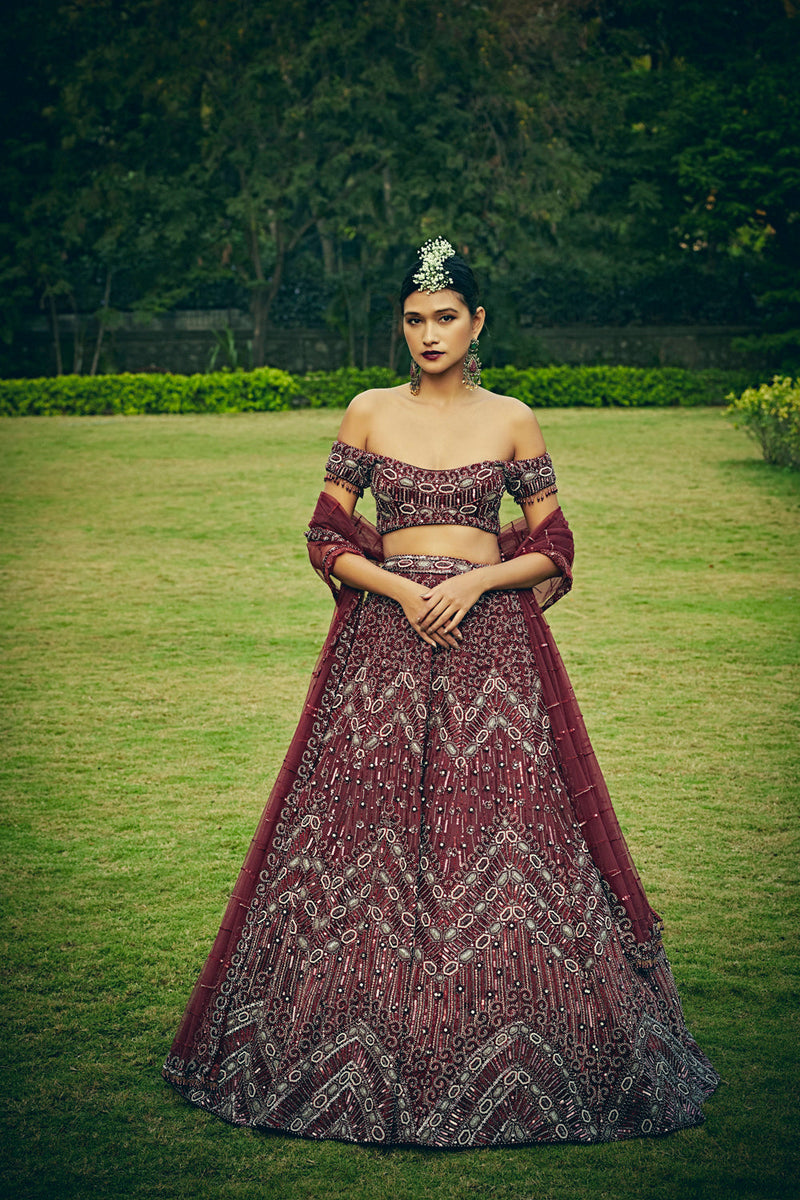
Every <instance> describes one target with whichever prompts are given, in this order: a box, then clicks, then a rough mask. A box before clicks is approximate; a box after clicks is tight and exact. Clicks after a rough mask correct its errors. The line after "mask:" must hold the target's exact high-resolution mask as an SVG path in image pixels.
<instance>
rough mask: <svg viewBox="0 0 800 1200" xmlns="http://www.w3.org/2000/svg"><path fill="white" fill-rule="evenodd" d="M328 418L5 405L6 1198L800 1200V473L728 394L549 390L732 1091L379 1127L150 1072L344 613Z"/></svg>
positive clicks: (652, 841) (632, 834)
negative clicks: (529, 1144) (381, 1141)
mask: <svg viewBox="0 0 800 1200" xmlns="http://www.w3.org/2000/svg"><path fill="white" fill-rule="evenodd" d="M338 420H339V414H337V413H332V412H326V411H317V412H300V413H297V412H295V413H280V414H246V415H236V416H197V417H192V416H186V417H133V418H91V417H86V418H28V419H20V420H5V421H2V422H0V453H1V454H2V476H3V484H2V513H1V514H0V526H1V527H2V529H3V531H4V532H3V536H2V565H3V609H2V616H0V622H1V624H2V635H3V653H2V665H1V667H0V669H2V678H3V684H2V686H3V694H4V700H5V706H4V707H5V718H4V734H3V751H4V753H3V764H2V803H3V839H4V846H3V864H4V872H3V874H4V880H3V904H4V911H5V920H4V922H3V925H2V954H3V962H4V964H5V970H4V972H3V981H2V982H3V991H4V996H3V1000H4V1004H3V1012H4V1028H5V1033H4V1036H3V1038H2V1050H3V1061H2V1066H3V1082H4V1088H3V1093H4V1101H3V1103H4V1109H5V1119H4V1137H3V1148H4V1165H3V1171H2V1176H1V1177H0V1178H1V1179H2V1186H3V1187H4V1188H5V1189H6V1190H5V1191H4V1193H3V1194H4V1195H9V1196H16V1197H30V1198H34V1197H58V1198H59V1200H60V1198H62V1197H63V1198H65V1200H66V1198H76V1200H90V1198H91V1200H93V1198H95V1197H117V1196H124V1197H135V1198H138V1197H148V1198H149V1197H170V1198H174V1200H183V1198H186V1200H190V1198H191V1200H216V1198H217V1197H220V1198H224V1200H249V1198H250V1197H253V1198H255V1197H259V1198H261V1200H270V1198H273V1197H275V1198H279V1200H334V1198H339V1197H342V1198H344V1197H347V1198H348V1200H372V1198H378V1197H385V1196H387V1197H392V1200H414V1198H416V1197H424V1198H425V1200H461V1198H465V1200H466V1198H469V1197H477V1198H481V1200H482V1198H483V1197H491V1198H492V1200H512V1198H513V1200H534V1198H535V1200H583V1198H584V1197H586V1198H589V1197H591V1198H592V1200H606V1198H607V1200H683V1198H684V1197H687V1198H691V1200H695V1198H696V1200H723V1198H724V1200H728V1198H730V1197H736V1198H741V1200H745V1198H747V1200H749V1198H753V1200H756V1198H757V1200H774V1198H777V1197H784V1196H785V1197H789V1196H796V1195H797V1194H798V1190H799V1187H798V1171H797V1146H796V1139H797V1116H796V1111H797V1096H796V1091H795V1088H794V1084H795V1081H796V1079H797V1045H798V1030H797V1007H796V995H797V954H796V943H797V916H798V906H797V867H796V862H797V834H796V829H797V824H798V822H797V803H796V802H797V795H798V788H797V783H798V760H799V759H800V754H798V738H797V724H796V717H797V657H798V655H797V649H798V638H797V634H798V617H797V614H798V608H800V579H799V578H798V565H800V557H799V556H798V549H800V546H799V544H798V543H799V542H800V505H799V504H798V500H799V499H800V477H798V476H797V475H796V474H792V473H790V472H786V471H781V470H778V469H775V468H770V467H767V466H766V465H765V464H763V463H762V462H761V461H759V460H758V459H757V458H756V453H757V451H756V450H755V448H754V447H753V446H752V444H751V443H750V442H749V441H748V440H747V439H746V437H745V435H744V434H743V433H742V432H740V431H736V430H734V429H732V428H731V427H730V425H729V424H727V423H726V422H725V421H724V420H723V418H722V417H721V415H720V414H719V413H718V412H717V411H713V410H693V411H680V410H678V411H675V410H639V411H618V410H604V411H591V412H587V411H585V410H580V411H576V410H571V411H570V410H551V411H548V412H546V413H543V414H542V423H543V426H544V428H545V433H546V436H547V439H548V443H549V446H550V448H551V450H552V451H553V454H554V457H555V459H556V463H557V466H558V467H559V468H560V470H559V475H560V481H561V495H562V500H563V503H564V506H565V509H566V510H567V513H568V516H569V518H570V521H571V523H572V525H573V528H574V530H575V533H576V536H577V541H578V560H577V568H578V569H577V580H576V588H575V591H574V593H573V595H572V596H571V597H570V598H569V599H568V600H567V601H565V602H564V603H562V604H560V605H558V606H557V608H556V609H555V610H554V611H553V615H552V624H553V627H554V629H555V632H556V636H557V638H558V640H559V644H560V646H561V649H562V652H563V654H564V657H565V660H566V663H567V667H568V669H569V670H570V671H571V673H572V676H573V681H574V683H575V687H576V691H577V693H578V697H579V700H581V702H582V705H583V708H584V712H585V715H586V718H587V723H588V725H589V729H590V732H591V733H592V735H593V738H594V742H595V747H596V749H597V751H598V755H599V757H600V760H601V763H602V764H603V765H604V768H605V770H606V774H607V777H608V779H609V783H610V786H611V789H612V794H613V795H614V797H615V802H616V805H617V811H618V813H619V815H620V818H621V821H622V823H623V826H624V828H625V830H626V832H627V833H628V836H629V840H630V842H631V843H632V846H633V849H634V854H635V857H636V859H637V862H638V864H639V867H640V870H641V873H642V875H643V877H644V880H645V883H646V886H647V888H648V891H649V893H650V896H651V900H652V902H653V904H654V906H655V907H656V908H657V909H658V910H659V911H660V912H661V913H662V914H663V915H664V916H665V917H666V921H667V932H666V942H667V949H668V953H669V955H670V958H671V961H672V964H673V968H674V970H675V974H676V976H677V979H678V983H679V986H680V989H681V993H682V996H683V1000H684V1005H685V1010H686V1016H687V1020H688V1023H689V1025H690V1027H691V1028H692V1030H693V1032H694V1033H695V1035H696V1036H697V1038H698V1040H699V1041H700V1043H701V1045H702V1046H703V1047H704V1049H705V1050H706V1051H707V1052H708V1053H709V1055H710V1056H711V1058H712V1059H713V1061H714V1062H715V1064H716V1065H717V1067H718V1068H719V1069H720V1070H721V1072H722V1074H723V1077H724V1080H725V1083H724V1085H723V1087H722V1088H721V1090H720V1091H719V1092H718V1094H717V1096H716V1097H714V1099H713V1100H711V1101H710V1102H709V1104H708V1106H707V1122H706V1124H705V1125H704V1126H703V1127H702V1128H700V1129H696V1130H692V1131H689V1132H686V1133H682V1134H678V1135H674V1136H672V1137H669V1138H664V1139H658V1140H649V1141H648V1140H643V1141H632V1142H627V1143H621V1144H616V1145H604V1146H595V1147H590V1148H583V1147H550V1148H533V1149H520V1150H500V1151H475V1152H465V1153H458V1154H446V1153H435V1152H426V1151H421V1150H410V1149H402V1150H391V1151H380V1150H376V1149H366V1148H363V1147H355V1146H347V1145H339V1144H335V1143H322V1144H314V1143H310V1142H303V1141H297V1140H292V1139H289V1138H286V1137H282V1136H277V1135H266V1136H265V1135H258V1134H253V1133H252V1132H250V1131H243V1130H237V1129H233V1128H230V1127H228V1126H226V1125H224V1124H223V1123H221V1122H219V1121H217V1120H216V1119H214V1118H213V1117H210V1116H208V1115H205V1114H203V1113H200V1112H198V1111H196V1110H194V1109H192V1108H190V1107H189V1106H187V1105H186V1104H185V1103H184V1102H183V1101H182V1100H180V1099H179V1098H178V1097H177V1096H176V1095H174V1094H173V1093H172V1092H171V1091H170V1090H169V1089H168V1088H167V1087H166V1086H165V1085H163V1084H162V1082H161V1081H160V1078H159V1068H160V1064H161V1061H162V1059H163V1056H164V1054H165V1052H166V1050H167V1048H168V1045H169V1042H170V1041H171V1038H172V1035H173V1033H174V1031H175V1028H176V1026H177V1023H178V1020H179V1018H180V1015H181V1012H182V1010H183V1006H184V1003H185V1001H186V999H187V997H188V993H189V990H190V988H191V986H192V984H193V983H194V979H195V977H196V974H197V972H198V970H199V967H200V965H201V963H202V960H203V958H204V957H205V954H206V953H207V951H208V949H209V947H210V943H211V940H212V938H213V935H214V933H215V932H216V928H217V923H218V920H219V917H220V914H221V911H222V909H223V907H224V904H225V901H226V899H227V894H228V890H229V888H230V887H231V886H232V884H233V881H234V879H235V876H236V873H237V871H238V868H239V865H240V863H241V859H242V858H243V855H244V851H245V849H246V846H247V843H248V841H249V838H250V836H251V834H252V831H253V829H254V827H255V825H256V822H257V819H258V815H259V813H260V810H261V807H262V804H263V802H264V799H265V796H266V793H267V791H268V789H269V787H270V785H271V782H272V779H273V776H274V774H275V772H276V770H277V768H278V766H279V764H280V760H281V757H282V754H283V752H284V750H285V747H286V745H287V743H288V740H289V736H290V733H291V731H292V728H293V724H294V722H295V720H296V717H297V715H298V712H299V708H300V705H301V702H302V697H303V694H304V690H305V687H306V684H307V680H308V676H309V673H310V670H311V667H312V665H313V662H314V658H315V655H316V652H317V650H318V648H319V645H320V643H321V641H322V638H323V636H324V632H325V629H326V627H327V623H328V620H329V617H330V609H331V605H330V600H329V597H328V594H327V591H326V589H325V588H324V587H323V586H322V584H320V583H319V581H318V580H317V578H316V576H314V574H313V573H312V572H311V570H310V569H309V567H308V565H307V560H306V555H305V548H304V543H303V538H302V530H303V528H304V523H305V521H306V520H307V518H308V515H309V513H310V511H311V508H312V506H313V501H314V498H315V496H316V493H317V491H318V488H319V480H320V477H321V472H322V465H323V462H324V457H325V454H326V452H327V448H328V446H329V444H330V442H331V440H332V439H333V436H334V433H335V429H336V425H337V421H338ZM512 507H513V506H511V505H509V515H512V514H511V512H510V509H511V508H512Z"/></svg>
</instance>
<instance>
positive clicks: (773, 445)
mask: <svg viewBox="0 0 800 1200" xmlns="http://www.w3.org/2000/svg"><path fill="white" fill-rule="evenodd" d="M728 400H730V402H731V403H730V405H729V407H728V408H727V409H726V410H725V412H726V415H727V416H731V417H733V418H734V421H735V424H736V425H743V426H744V428H745V429H746V430H747V432H748V433H749V434H750V435H751V436H752V437H754V438H755V439H756V441H757V442H758V443H759V445H760V446H761V450H762V452H763V454H764V458H765V459H766V461H767V462H768V463H775V464H776V465H777V466H780V467H793V468H794V469H795V470H796V471H797V470H800V379H791V378H790V377H789V376H788V375H776V376H775V377H774V379H773V380H772V383H762V384H761V387H758V388H747V389H746V390H745V391H744V392H742V394H741V395H740V396H733V395H731V396H728Z"/></svg>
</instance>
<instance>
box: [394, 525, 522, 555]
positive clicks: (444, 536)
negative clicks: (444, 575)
mask: <svg viewBox="0 0 800 1200" xmlns="http://www.w3.org/2000/svg"><path fill="white" fill-rule="evenodd" d="M383 554H384V557H385V558H390V557H391V556H392V555H395V554H428V555H434V556H441V557H443V558H463V559H465V560H466V562H474V563H499V562H500V547H499V546H498V544H497V537H496V536H495V534H493V533H486V531H485V530H483V529H472V528H471V527H470V526H468V525H415V526H414V527H413V528H409V529H395V530H394V532H393V533H385V534H384V535H383Z"/></svg>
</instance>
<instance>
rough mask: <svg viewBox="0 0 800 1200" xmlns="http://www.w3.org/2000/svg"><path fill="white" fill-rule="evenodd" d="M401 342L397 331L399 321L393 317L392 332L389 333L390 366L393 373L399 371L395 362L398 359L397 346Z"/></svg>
mask: <svg viewBox="0 0 800 1200" xmlns="http://www.w3.org/2000/svg"><path fill="white" fill-rule="evenodd" d="M399 341H400V335H399V332H398V329H397V321H396V320H395V319H394V317H392V325H391V332H390V333H389V366H390V368H391V369H392V370H393V371H396V370H397V367H396V366H395V360H396V358H397V346H398V343H399Z"/></svg>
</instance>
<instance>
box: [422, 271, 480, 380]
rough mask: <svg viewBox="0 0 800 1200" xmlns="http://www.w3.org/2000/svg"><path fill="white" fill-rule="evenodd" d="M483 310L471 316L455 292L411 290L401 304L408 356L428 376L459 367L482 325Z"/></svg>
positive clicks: (447, 290)
mask: <svg viewBox="0 0 800 1200" xmlns="http://www.w3.org/2000/svg"><path fill="white" fill-rule="evenodd" d="M485 315H486V314H485V312H484V310H483V309H482V308H479V309H478V310H477V312H476V313H475V316H474V317H473V316H472V315H471V313H470V311H469V309H468V308H467V306H466V304H465V303H464V301H463V300H462V299H461V297H460V296H459V294H458V292H453V291H451V290H450V289H449V288H446V289H445V290H443V291H441V292H412V293H411V295H410V296H408V297H407V299H406V301H405V304H404V305H403V332H404V333H405V337H406V343H407V345H408V349H409V352H410V354H411V357H412V358H413V359H414V361H415V362H417V363H419V365H420V366H421V367H422V369H423V370H424V371H425V372H426V373H427V374H429V375H442V374H444V372H445V371H447V370H449V369H451V368H452V367H454V366H460V364H461V363H462V362H463V361H464V356H465V355H466V353H467V350H468V349H469V344H470V342H471V341H472V339H473V338H474V337H477V336H478V334H479V333H480V331H481V329H482V328H483V322H484V318H485Z"/></svg>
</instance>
